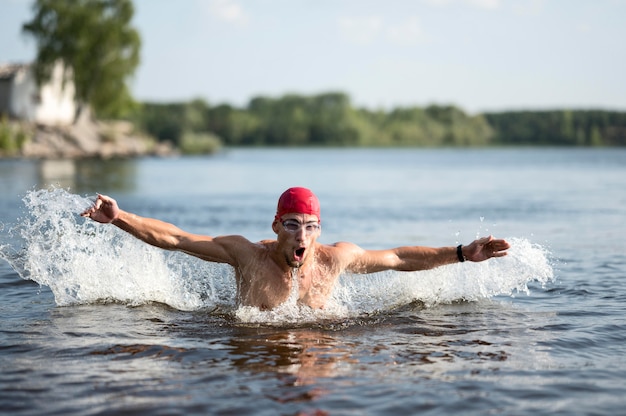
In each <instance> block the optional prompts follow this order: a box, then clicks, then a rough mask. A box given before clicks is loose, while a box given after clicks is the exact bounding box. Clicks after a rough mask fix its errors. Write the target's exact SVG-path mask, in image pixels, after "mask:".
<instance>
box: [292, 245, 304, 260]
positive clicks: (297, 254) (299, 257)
mask: <svg viewBox="0 0 626 416" xmlns="http://www.w3.org/2000/svg"><path fill="white" fill-rule="evenodd" d="M304 250H305V249H304V247H300V248H298V249H296V251H295V252H294V257H295V259H296V261H302V259H303V258H304Z"/></svg>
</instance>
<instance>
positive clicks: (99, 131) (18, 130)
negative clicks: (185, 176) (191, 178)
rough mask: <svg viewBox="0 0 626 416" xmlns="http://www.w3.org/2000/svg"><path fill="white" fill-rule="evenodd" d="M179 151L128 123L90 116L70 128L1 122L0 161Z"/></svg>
mask: <svg viewBox="0 0 626 416" xmlns="http://www.w3.org/2000/svg"><path fill="white" fill-rule="evenodd" d="M176 154H178V150H177V149H175V148H174V147H173V146H172V145H170V144H167V143H159V142H157V141H156V140H154V139H153V138H151V137H149V136H147V135H145V134H142V133H139V132H137V131H136V130H135V128H134V126H133V124H132V123H130V122H126V121H99V120H94V119H93V118H91V117H90V116H89V115H85V116H84V117H81V118H80V119H79V120H78V121H77V122H76V123H74V124H72V125H69V126H46V125H37V124H32V123H25V122H16V121H8V120H3V121H2V122H1V126H0V158H24V159H85V158H100V159H111V158H126V157H139V156H172V155H176Z"/></svg>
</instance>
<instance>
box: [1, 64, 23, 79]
mask: <svg viewBox="0 0 626 416" xmlns="http://www.w3.org/2000/svg"><path fill="white" fill-rule="evenodd" d="M29 66H30V65H28V64H0V80H7V79H11V78H13V77H14V76H15V74H17V72H18V71H19V70H20V69H26V68H28V67H29Z"/></svg>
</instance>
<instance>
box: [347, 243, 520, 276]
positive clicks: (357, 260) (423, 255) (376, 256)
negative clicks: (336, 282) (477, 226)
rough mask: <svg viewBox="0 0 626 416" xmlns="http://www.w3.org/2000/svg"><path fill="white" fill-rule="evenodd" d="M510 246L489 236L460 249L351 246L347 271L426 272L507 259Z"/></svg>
mask: <svg viewBox="0 0 626 416" xmlns="http://www.w3.org/2000/svg"><path fill="white" fill-rule="evenodd" d="M509 247H510V244H509V243H508V242H507V241H505V240H503V239H495V238H493V237H492V236H489V237H483V238H481V239H478V240H475V241H473V242H472V243H470V244H468V245H467V246H461V248H460V249H459V248H457V247H440V248H433V247H421V246H411V247H398V248H394V249H388V250H363V249H360V248H358V247H356V246H353V247H352V249H349V250H348V251H350V252H352V256H351V257H352V258H351V261H350V262H349V265H348V267H347V270H349V271H352V272H355V273H376V272H380V271H384V270H397V271H418V270H428V269H433V268H435V267H439V266H444V265H446V264H452V263H458V262H460V261H465V260H468V261H473V262H479V261H484V260H487V259H490V258H493V257H502V256H506V254H507V252H506V250H508V249H509ZM459 251H460V252H459Z"/></svg>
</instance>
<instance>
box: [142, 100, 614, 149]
mask: <svg viewBox="0 0 626 416" xmlns="http://www.w3.org/2000/svg"><path fill="white" fill-rule="evenodd" d="M131 120H132V121H133V122H134V123H135V124H136V126H137V127H138V128H140V129H141V130H143V131H145V132H147V133H148V134H150V135H152V136H153V137H155V138H157V139H158V140H159V141H169V142H171V143H173V144H174V145H176V146H179V147H182V148H183V149H184V148H185V146H188V144H189V143H193V142H194V140H196V141H197V140H198V139H200V140H201V141H203V143H204V144H205V147H204V148H203V147H202V146H200V149H199V150H200V151H202V150H203V149H204V150H207V149H208V148H209V147H215V146H219V145H223V146H414V147H440V146H487V145H557V146H561V145H567V146H624V145H626V113H622V112H611V111H596V110H594V111H591V110H590V111H586V110H559V111H517V112H501V113H485V114H478V115H469V114H467V113H466V112H464V111H463V110H462V109H460V108H458V107H455V106H452V105H430V106H426V107H403V108H395V109H392V110H376V111H374V110H368V109H363V108H355V107H354V106H353V105H352V104H351V102H350V98H349V97H348V95H346V94H344V93H340V92H329V93H323V94H318V95H312V96H304V95H297V94H287V95H284V96H282V97H278V98H271V97H255V98H253V99H252V100H250V102H249V103H248V105H247V106H246V107H244V108H237V107H234V106H231V105H228V104H220V105H216V106H211V105H209V104H208V103H207V102H206V101H204V100H202V99H195V100H192V101H189V102H180V103H142V104H140V105H139V106H138V107H137V108H136V109H135V111H134V113H133V114H132V116H131Z"/></svg>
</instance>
